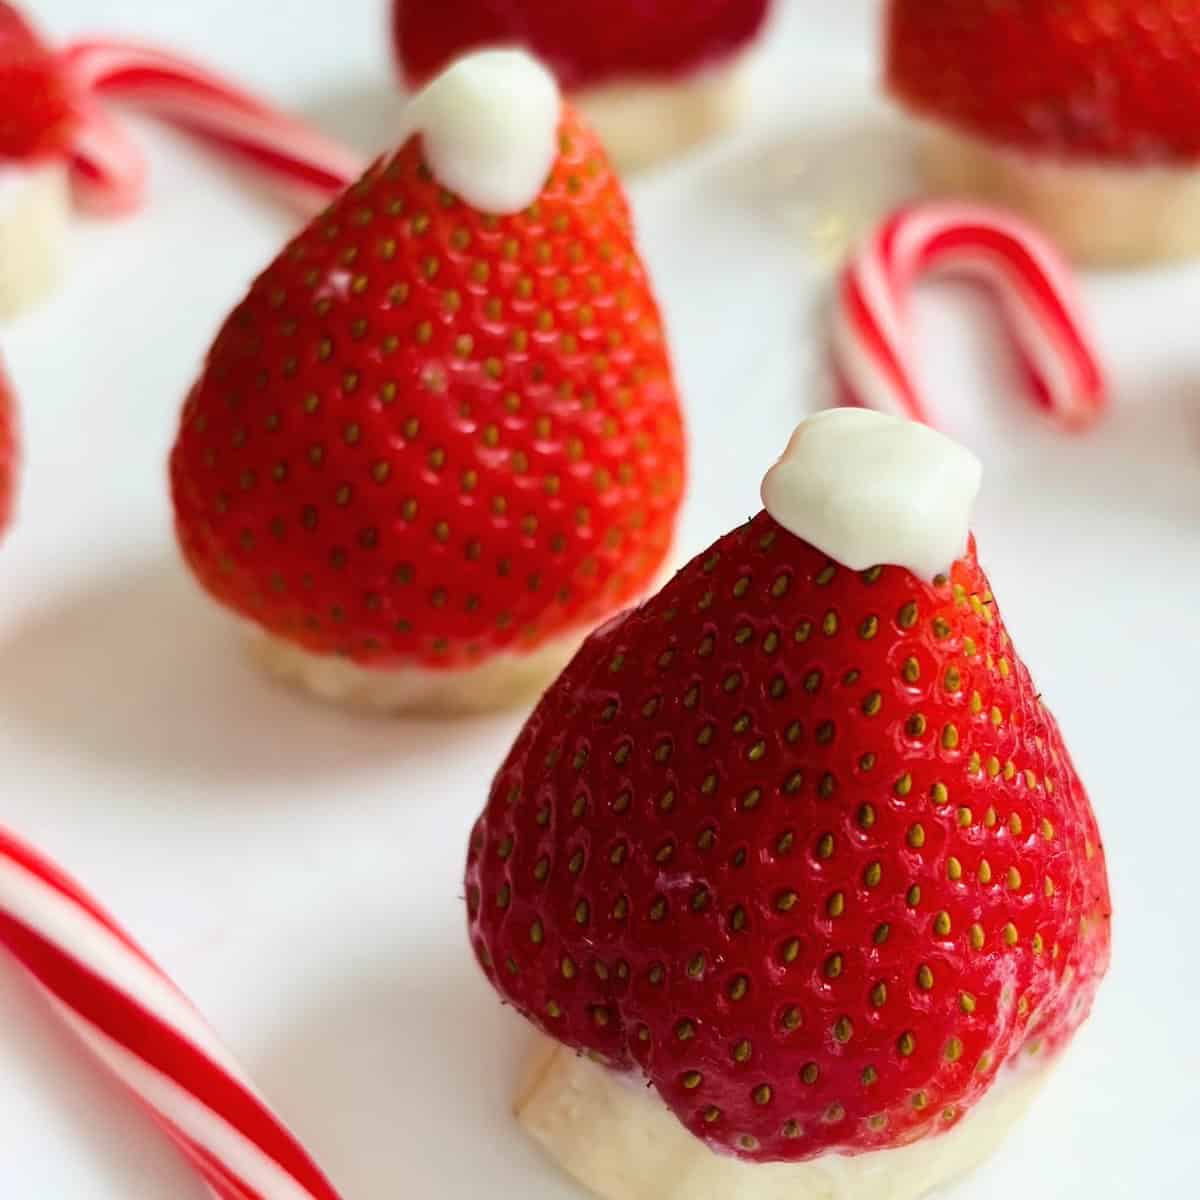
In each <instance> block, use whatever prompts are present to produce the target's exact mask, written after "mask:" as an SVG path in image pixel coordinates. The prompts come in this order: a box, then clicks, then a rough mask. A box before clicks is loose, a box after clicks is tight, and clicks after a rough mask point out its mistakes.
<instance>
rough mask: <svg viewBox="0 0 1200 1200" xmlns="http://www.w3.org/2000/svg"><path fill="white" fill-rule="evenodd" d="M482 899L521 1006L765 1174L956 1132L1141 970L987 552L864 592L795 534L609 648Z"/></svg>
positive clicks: (502, 986) (473, 886)
mask: <svg viewBox="0 0 1200 1200" xmlns="http://www.w3.org/2000/svg"><path fill="white" fill-rule="evenodd" d="M1012 872H1015V873H1012ZM466 886H467V906H468V914H469V922H470V934H471V939H472V942H473V945H474V948H475V950H476V954H477V956H478V958H479V960H480V962H481V964H482V966H483V968H484V970H485V972H486V973H487V975H488V978H489V979H490V980H491V981H492V983H493V985H494V986H495V987H496V988H497V990H498V991H499V992H500V993H501V995H502V996H503V997H504V998H505V999H506V1000H507V1001H509V1002H510V1003H512V1004H513V1005H514V1006H515V1007H516V1008H517V1009H519V1010H520V1011H521V1012H522V1013H523V1014H525V1015H526V1016H527V1017H528V1018H529V1019H530V1020H531V1021H532V1022H534V1024H536V1025H537V1026H538V1027H540V1028H541V1029H542V1030H544V1031H545V1032H546V1033H547V1034H549V1035H550V1036H552V1037H555V1038H557V1039H559V1040H561V1041H563V1042H565V1043H566V1044H567V1045H568V1046H571V1047H573V1048H576V1049H578V1050H581V1051H584V1052H587V1053H589V1054H592V1055H594V1056H599V1057H600V1058H601V1059H602V1061H604V1062H606V1063H608V1064H610V1065H612V1066H614V1067H616V1068H618V1069H627V1068H630V1067H634V1066H636V1067H637V1068H640V1069H641V1070H642V1071H644V1072H645V1074H646V1076H647V1077H648V1078H649V1079H650V1080H651V1081H652V1082H653V1083H654V1084H655V1086H656V1087H657V1089H658V1091H659V1092H660V1094H661V1095H662V1096H663V1098H664V1099H665V1100H666V1102H667V1104H668V1105H669V1106H670V1107H671V1108H672V1109H673V1111H674V1112H675V1113H676V1115H677V1116H678V1117H679V1119H680V1120H681V1121H682V1122H683V1123H684V1124H685V1125H686V1126H687V1128H688V1129H690V1130H691V1131H692V1132H693V1133H694V1134H696V1135H697V1136H698V1137H700V1138H702V1139H704V1140H705V1141H706V1142H708V1143H709V1144H710V1145H712V1146H713V1147H714V1148H716V1149H718V1150H720V1151H722V1152H733V1153H735V1154H738V1155H740V1156H742V1157H744V1158H747V1159H750V1160H755V1161H768V1160H803V1159H807V1158H811V1157H813V1156H816V1155H818V1154H821V1153H825V1152H829V1151H837V1152H840V1153H859V1152H863V1151H866V1150H871V1149H875V1148H878V1147H884V1146H891V1145H896V1144H899V1143H902V1142H905V1141H907V1140H911V1139H912V1138H914V1137H919V1136H922V1135H924V1134H927V1133H933V1132H938V1131H940V1130H943V1129H946V1128H949V1127H950V1126H952V1125H953V1124H954V1123H956V1122H957V1121H958V1120H959V1119H960V1118H961V1117H962V1115H963V1114H964V1113H965V1112H967V1111H968V1110H969V1109H970V1108H971V1106H972V1105H973V1104H974V1103H975V1102H976V1101H977V1100H978V1099H979V1098H980V1096H981V1095H982V1094H983V1092H984V1091H985V1090H986V1089H987V1087H988V1086H989V1085H990V1084H991V1083H992V1081H993V1080H994V1079H995V1078H996V1076H997V1074H998V1073H999V1071H1000V1070H1001V1068H1002V1066H1003V1065H1004V1064H1005V1063H1007V1062H1009V1061H1011V1060H1013V1059H1015V1058H1016V1056H1017V1055H1018V1054H1020V1053H1022V1052H1024V1053H1029V1052H1031V1051H1037V1052H1038V1053H1040V1054H1042V1055H1049V1054H1052V1053H1053V1052H1054V1051H1055V1050H1056V1049H1057V1048H1058V1047H1059V1046H1060V1045H1061V1044H1062V1043H1063V1042H1065V1040H1066V1039H1067V1038H1068V1037H1069V1036H1070V1034H1071V1033H1072V1032H1073V1030H1074V1029H1075V1028H1076V1026H1077V1025H1078V1024H1079V1023H1080V1021H1082V1020H1083V1018H1084V1016H1086V1014H1087V1012H1088V1010H1089V1008H1090V1005H1091V1001H1092V997H1093V994H1094V992H1095V989H1096V987H1097V985H1098V983H1099V980H1100V978H1101V976H1102V975H1103V973H1104V971H1105V969H1106V966H1107V961H1108V953H1109V900H1108V888H1107V881H1106V876H1105V867H1104V858H1103V852H1102V849H1101V845H1100V840H1099V835H1098V832H1097V829H1096V823H1095V819H1094V816H1093V814H1092V812H1091V809H1090V806H1089V803H1088V799H1087V796H1086V793H1085V791H1084V789H1083V786H1082V784H1081V783H1080V781H1079V779H1078V777H1077V775H1076V773H1075V770H1074V768H1073V766H1072V764H1071V760H1070V758H1069V756H1068V754H1067V751H1066V749H1065V748H1064V746H1063V744H1062V740H1061V738H1060V735H1059V731H1058V727H1057V725H1056V724H1055V722H1054V719H1053V718H1052V717H1051V716H1050V714H1049V713H1048V712H1047V711H1046V710H1045V709H1044V708H1043V707H1042V705H1041V703H1040V698H1039V697H1038V695H1037V693H1036V692H1035V690H1034V687H1033V684H1032V682H1031V681H1030V678H1029V674H1028V672H1027V670H1026V669H1025V667H1024V666H1023V665H1022V664H1021V662H1020V660H1019V659H1018V658H1017V656H1016V654H1015V653H1014V651H1013V649H1012V647H1011V646H1010V644H1009V642H1008V638H1007V635H1006V633H1005V630H1004V626H1003V623H1002V621H1001V619H1000V615H999V612H998V611H997V609H996V606H995V604H994V602H993V599H992V595H991V592H990V590H989V587H988V582H987V579H986V578H985V576H984V575H983V572H982V571H981V570H980V568H979V566H978V564H977V562H976V561H975V557H974V551H973V547H972V550H971V552H970V553H969V554H968V555H967V556H966V557H965V558H964V559H963V560H962V561H960V562H958V563H956V564H955V566H954V568H953V573H952V577H951V579H950V580H949V581H945V580H943V581H941V582H939V583H936V584H934V585H928V584H924V583H922V582H920V581H918V580H916V579H915V578H913V577H912V576H911V575H910V574H909V573H908V572H906V571H904V570H901V569H899V568H894V567H886V568H882V569H876V570H874V571H871V572H867V573H865V574H861V575H860V574H858V573H856V572H851V571H848V570H846V569H844V568H840V567H836V566H834V565H833V564H832V563H830V562H829V560H828V559H826V558H825V557H824V556H823V555H821V554H820V553H818V552H817V551H815V550H814V549H812V548H811V547H809V546H808V545H806V544H804V543H802V542H801V541H799V540H798V539H796V538H795V537H793V536H792V535H791V534H789V533H787V532H785V531H783V530H782V529H781V528H780V527H779V526H777V525H776V524H775V523H774V522H773V521H772V520H771V518H770V517H769V516H767V515H766V514H760V515H759V516H758V517H757V518H756V519H755V520H754V521H752V522H751V523H749V524H748V525H746V526H744V527H742V528H741V529H739V530H737V531H735V532H734V533H732V534H730V535H729V536H727V537H725V538H723V539H722V540H721V541H720V542H718V543H717V544H716V546H715V547H714V548H713V549H712V551H711V552H709V553H708V554H706V555H703V556H701V557H700V558H698V559H696V560H695V561H694V562H693V563H692V564H690V565H689V566H688V567H686V568H685V569H684V570H683V571H682V572H681V573H680V574H679V575H678V576H677V577H676V578H675V580H674V581H673V582H672V583H670V584H669V585H668V586H667V587H666V588H665V589H664V590H663V591H662V592H661V593H660V594H659V595H658V596H657V597H655V598H654V599H653V600H651V601H649V602H648V603H646V604H645V605H643V606H642V607H641V608H640V609H638V610H635V611H633V612H631V613H628V614H626V615H625V616H623V617H621V618H618V619H616V620H614V621H612V622H610V623H609V624H608V625H607V626H606V627H605V628H604V629H602V630H600V631H598V632H597V633H596V634H594V635H593V637H592V638H591V639H590V640H589V641H588V642H587V643H586V644H585V646H584V648H583V649H582V650H581V651H580V653H579V655H578V656H577V657H576V659H575V661H574V662H573V663H572V664H571V666H569V667H568V668H567V671H566V672H565V673H564V675H563V677H562V678H561V679H560V681H559V682H558V683H557V684H556V685H555V686H554V687H553V688H551V690H550V691H549V692H548V693H547V694H546V696H545V697H544V699H543V700H542V702H541V704H540V706H539V707H538V709H537V710H536V712H535V713H534V714H533V716H532V717H531V718H530V720H529V722H528V724H527V725H526V727H525V729H524V731H523V732H522V733H521V735H520V737H519V739H518V741H517V743H516V745H515V746H514V748H513V750H512V752H511V753H510V755H509V758H508V760H507V761H506V762H505V764H504V766H503V767H502V768H501V770H500V772H499V774H498V775H497V777H496V780H495V783H494V785H493V789H492V792H491V796H490V799H489V802H488V805H487V808H486V810H485V812H484V814H483V816H482V817H481V818H480V820H479V822H478V824H477V826H476V828H475V830H474V832H473V835H472V840H471V846H470V850H469V857H468V864H467V872H466ZM914 889H915V890H914Z"/></svg>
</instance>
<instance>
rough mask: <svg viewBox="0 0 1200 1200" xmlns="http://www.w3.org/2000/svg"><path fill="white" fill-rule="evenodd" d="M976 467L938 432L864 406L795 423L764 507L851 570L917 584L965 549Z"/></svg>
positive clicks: (765, 491)
mask: <svg viewBox="0 0 1200 1200" xmlns="http://www.w3.org/2000/svg"><path fill="white" fill-rule="evenodd" d="M982 481H983V466H982V464H981V463H980V461H979V459H977V458H976V457H975V455H973V454H972V453H971V452H970V451H969V450H967V449H966V448H965V447H963V446H960V445H959V444H958V443H957V442H954V441H951V440H950V438H948V437H946V436H945V435H944V434H941V433H938V432H937V431H936V430H934V429H930V428H929V427H928V426H927V425H918V424H916V423H914V422H912V421H906V420H903V419H902V418H900V417H891V416H885V415H883V414H882V413H876V412H869V411H868V410H866V409H862V408H831V409H829V410H827V411H825V412H821V413H818V414H817V415H816V416H813V417H809V418H808V420H806V421H804V422H803V423H801V424H800V425H799V426H798V427H797V429H796V432H795V433H793V434H792V440H791V441H790V442H788V446H787V449H786V450H785V451H784V452H783V457H782V458H780V460H779V461H778V462H777V463H776V464H775V465H774V466H773V467H772V468H771V470H770V471H768V472H767V476H766V478H765V479H764V480H763V485H762V499H763V505H764V506H765V508H766V510H767V512H769V513H770V514H771V516H772V517H774V518H775V520H776V521H778V522H779V524H780V525H782V526H783V527H784V528H785V529H787V530H788V531H789V532H791V533H794V534H795V535H796V536H797V537H799V538H803V539H804V541H806V542H808V543H809V544H810V545H812V546H815V547H816V548H817V549H818V550H821V551H822V552H823V553H825V554H828V555H829V557H830V558H832V559H833V560H834V561H835V562H839V563H841V564H842V565H843V566H846V567H849V568H850V569H851V570H854V571H865V570H866V569H867V568H868V567H874V566H880V565H884V564H887V565H892V566H897V567H904V568H906V569H907V570H909V571H911V572H912V573H913V574H914V575H917V576H919V577H920V578H922V579H932V578H933V577H934V576H936V575H939V574H943V573H946V572H948V571H949V569H950V565H951V564H952V563H953V562H954V560H955V559H956V558H959V557H960V556H961V555H962V554H963V552H964V551H965V550H966V548H967V541H968V538H969V536H970V524H971V512H972V510H973V508H974V505H975V499H976V497H977V496H978V495H979V488H980V484H981V483H982Z"/></svg>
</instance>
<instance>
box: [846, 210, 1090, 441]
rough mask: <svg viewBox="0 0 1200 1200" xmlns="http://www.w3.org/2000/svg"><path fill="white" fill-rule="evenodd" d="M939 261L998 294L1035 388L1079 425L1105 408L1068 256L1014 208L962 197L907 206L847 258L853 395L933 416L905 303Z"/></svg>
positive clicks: (914, 415) (889, 408)
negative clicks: (1006, 210) (989, 206)
mask: <svg viewBox="0 0 1200 1200" xmlns="http://www.w3.org/2000/svg"><path fill="white" fill-rule="evenodd" d="M934 270H945V271H952V272H954V273H956V274H961V275H967V276H970V277H972V278H976V279H979V280H982V281H983V282H984V283H985V284H986V285H987V286H988V287H989V288H990V289H991V290H992V291H993V292H994V293H995V294H996V296H997V297H998V299H999V300H1000V303H1001V306H1002V309H1003V311H1004V315H1005V317H1006V319H1007V323H1008V326H1009V329H1010V331H1011V333H1012V336H1013V338H1014V340H1015V342H1016V344H1017V349H1018V351H1019V352H1020V354H1021V357H1022V359H1023V361H1024V363H1025V365H1026V368H1027V370H1028V373H1029V376H1030V380H1031V383H1032V385H1033V390H1034V393H1035V395H1036V397H1037V399H1038V401H1039V402H1040V403H1041V404H1042V405H1043V406H1044V407H1046V408H1048V409H1049V410H1050V412H1051V413H1053V415H1054V416H1055V417H1056V418H1057V419H1058V420H1059V421H1061V422H1062V423H1063V424H1065V425H1068V426H1074V427H1082V426H1084V425H1087V424H1088V423H1090V422H1091V421H1093V420H1095V419H1096V418H1097V417H1098V416H1099V415H1100V413H1101V412H1102V411H1103V409H1104V407H1105V404H1106V396H1105V385H1104V376H1103V373H1102V371H1101V367H1100V365H1099V362H1098V359H1097V355H1096V352H1095V350H1094V348H1093V345H1092V341H1091V338H1090V335H1089V334H1088V333H1087V330H1086V322H1085V320H1084V316H1083V313H1082V308H1081V305H1080V302H1079V299H1078V296H1077V292H1076V287H1075V283H1074V280H1073V278H1072V276H1071V273H1070V270H1069V268H1068V267H1067V264H1066V262H1065V260H1064V259H1063V258H1062V257H1061V255H1060V254H1059V253H1058V251H1057V250H1056V249H1055V248H1054V246H1053V245H1052V244H1051V243H1050V242H1049V241H1048V240H1047V239H1046V238H1045V237H1044V236H1043V235H1042V234H1040V233H1038V232H1037V231H1036V230H1034V229H1032V228H1030V227H1029V226H1028V225H1025V224H1024V223H1023V222H1021V221H1019V220H1017V219H1016V218H1015V217H1012V216H1009V215H1008V214H1006V213H1001V212H997V211H994V210H991V209H987V208H981V207H976V206H974V205H966V204H942V203H934V204H925V205H916V206H914V207H911V208H904V209H901V210H900V211H899V212H897V213H895V214H894V215H893V216H892V217H890V218H888V219H887V220H886V221H884V222H883V224H882V225H881V226H880V227H879V228H878V229H877V230H876V232H875V233H874V234H872V235H871V236H870V237H869V238H868V239H867V241H866V243H865V244H864V245H863V247H862V248H861V249H860V250H859V251H858V252H857V253H856V254H854V255H853V256H852V257H851V259H850V261H849V263H848V264H847V265H846V267H845V270H844V272H843V274H842V278H841V281H840V285H839V288H838V294H837V300H836V305H835V311H834V321H833V326H834V328H833V356H834V362H835V367H836V369H837V371H838V374H839V376H840V377H841V380H842V382H843V384H844V386H845V388H846V390H847V391H848V393H849V398H850V399H851V401H852V402H854V403H856V404H860V405H863V406H865V407H869V408H876V409H879V410H881V411H883V412H889V413H895V414H898V415H900V416H905V417H909V418H911V419H913V420H918V421H925V422H927V423H929V415H928V412H927V410H926V406H925V402H924V399H923V398H922V395H921V391H920V388H919V387H918V385H917V377H916V371H915V370H914V367H913V363H912V361H911V359H912V355H911V346H910V342H911V338H910V335H909V328H908V322H907V309H908V295H909V292H910V291H911V289H912V287H913V285H914V283H915V282H916V280H917V279H918V278H919V277H920V276H921V275H923V274H924V273H926V272H929V271H934Z"/></svg>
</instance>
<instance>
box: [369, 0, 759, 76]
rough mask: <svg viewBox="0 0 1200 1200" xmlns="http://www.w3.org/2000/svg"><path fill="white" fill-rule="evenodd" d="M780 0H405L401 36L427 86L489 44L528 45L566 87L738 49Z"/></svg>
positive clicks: (663, 71) (410, 65)
mask: <svg viewBox="0 0 1200 1200" xmlns="http://www.w3.org/2000/svg"><path fill="white" fill-rule="evenodd" d="M770 3H771V0H652V2H648V0H607V2H605V3H601V2H600V0H588V2H586V3H575V4H564V3H563V2H562V0H523V2H517V3H513V2H512V0H456V2H455V3H454V4H447V3H446V0H396V5H395V9H394V17H393V33H394V37H395V43H396V52H397V55H398V56H399V60H400V63H401V66H402V68H403V71H404V76H405V80H406V82H408V83H409V84H410V85H414V86H415V85H420V84H422V83H424V82H425V81H426V80H427V79H429V78H430V76H432V75H434V74H436V73H437V72H438V71H440V70H441V69H442V68H443V67H445V66H446V65H447V64H448V63H450V62H451V61H452V60H453V59H455V58H457V57H459V56H460V55H461V54H463V53H465V52H466V51H468V50H475V49H478V48H480V47H482V46H494V45H497V44H499V45H519V46H523V47H525V48H526V49H528V50H530V51H532V52H533V53H534V54H536V55H537V56H538V57H539V58H540V59H542V60H543V61H544V62H545V63H547V64H548V65H549V66H550V67H551V68H552V69H553V70H554V72H555V74H556V75H557V76H558V79H559V82H560V83H561V84H562V85H563V86H564V87H566V88H572V89H573V88H581V87H588V86H590V85H593V84H600V83H609V82H612V81H613V80H620V79H625V78H629V77H631V76H632V77H644V76H648V75H649V76H655V75H676V74H684V73H686V72H689V71H693V70H697V69H699V68H702V67H704V66H707V65H709V64H711V63H714V62H719V61H720V60H722V59H725V58H728V57H729V56H730V55H732V54H734V53H736V51H738V50H740V49H741V48H742V47H743V46H745V45H746V44H747V43H749V42H750V41H752V40H753V39H754V37H755V36H756V35H757V34H758V33H759V32H760V31H761V29H762V27H763V25H764V24H765V22H766V19H767V13H768V10H769V8H770Z"/></svg>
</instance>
